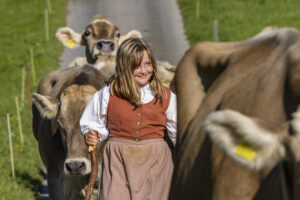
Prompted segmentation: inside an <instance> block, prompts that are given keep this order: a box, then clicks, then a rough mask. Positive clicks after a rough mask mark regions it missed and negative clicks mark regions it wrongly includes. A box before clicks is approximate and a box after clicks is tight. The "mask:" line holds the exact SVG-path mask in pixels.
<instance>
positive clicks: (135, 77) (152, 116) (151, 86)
mask: <svg viewBox="0 0 300 200" xmlns="http://www.w3.org/2000/svg"><path fill="white" fill-rule="evenodd" d="M80 127H81V131H82V133H83V134H84V137H85V141H86V143H87V145H91V146H92V145H96V144H98V143H99V142H102V141H104V140H106V139H107V138H108V141H107V144H106V146H105V148H104V153H103V162H102V173H101V179H100V186H99V199H101V200H120V199H122V200H131V199H132V200H145V199H149V200H157V199H160V200H165V199H167V198H168V193H169V187H170V182H171V177H172V172H173V163H172V157H171V152H170V149H169V147H168V145H167V143H166V142H165V140H164V139H163V137H164V132H165V131H166V132H167V134H168V136H169V138H170V139H171V141H172V142H173V144H174V145H175V143H176V96H175V95H174V94H173V93H172V92H171V91H170V89H169V88H166V87H164V86H163V85H162V84H161V83H160V82H159V80H158V78H157V69H156V62H155V60H154V56H153V54H152V52H151V50H150V48H149V46H148V45H147V43H146V42H145V41H144V40H143V39H139V38H131V39H128V40H125V41H124V42H123V43H122V45H121V46H120V48H119V50H118V53H117V62H116V71H115V74H114V75H113V76H112V78H111V79H110V81H109V85H107V86H106V87H104V88H102V89H101V90H99V91H98V92H97V93H96V94H95V95H94V96H93V98H92V99H91V101H90V102H89V104H88V105H87V107H86V109H85V111H84V113H83V115H82V117H81V120H80Z"/></svg>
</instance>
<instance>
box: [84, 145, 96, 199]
mask: <svg viewBox="0 0 300 200" xmlns="http://www.w3.org/2000/svg"><path fill="white" fill-rule="evenodd" d="M89 152H90V154H91V163H92V169H91V174H90V180H89V184H88V186H87V188H86V190H85V198H84V200H90V199H91V196H92V194H93V188H94V185H95V181H96V178H97V173H98V163H97V153H96V145H95V146H89Z"/></svg>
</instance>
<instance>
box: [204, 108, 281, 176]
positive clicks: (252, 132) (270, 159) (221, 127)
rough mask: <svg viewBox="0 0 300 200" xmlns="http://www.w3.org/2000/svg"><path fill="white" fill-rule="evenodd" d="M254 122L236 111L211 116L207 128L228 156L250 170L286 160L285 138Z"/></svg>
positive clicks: (260, 122) (214, 140)
mask: <svg viewBox="0 0 300 200" xmlns="http://www.w3.org/2000/svg"><path fill="white" fill-rule="evenodd" d="M266 127H267V126H265V125H264V123H263V122H262V121H257V120H254V119H252V118H250V117H248V116H245V115H243V114H241V113H239V112H236V111H233V110H222V111H216V112H213V113H211V114H210V115H208V117H207V118H206V120H205V121H204V128H205V130H206V131H207V132H208V134H209V136H210V138H211V139H212V141H213V142H214V143H215V144H217V145H218V146H219V147H220V148H221V149H223V150H224V151H225V152H226V153H227V155H229V156H230V157H231V158H233V159H234V160H235V161H237V162H238V163H240V164H243V165H245V166H247V167H249V168H250V169H254V170H260V169H263V168H265V167H267V166H273V165H274V164H276V163H277V162H278V161H280V160H282V159H283V158H284V157H285V153H286V152H285V147H284V145H283V144H282V141H281V138H280V136H279V135H278V134H275V133H273V132H271V131H270V130H268V128H266Z"/></svg>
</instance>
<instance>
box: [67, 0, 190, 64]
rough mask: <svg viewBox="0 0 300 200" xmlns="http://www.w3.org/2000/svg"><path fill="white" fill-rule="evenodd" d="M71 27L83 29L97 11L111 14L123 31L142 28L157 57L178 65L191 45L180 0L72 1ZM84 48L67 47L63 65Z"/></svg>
mask: <svg viewBox="0 0 300 200" xmlns="http://www.w3.org/2000/svg"><path fill="white" fill-rule="evenodd" d="M68 12H69V13H68V18H67V26H69V27H71V28H73V29H74V30H75V31H77V32H81V31H82V30H83V29H84V27H85V26H86V25H87V24H88V23H89V22H90V20H91V19H92V17H93V16H94V15H96V14H98V15H102V16H105V17H107V18H108V19H109V20H110V21H111V22H112V23H114V24H115V25H117V26H118V27H119V29H120V31H121V33H127V32H128V31H130V30H133V29H135V30H138V31H140V32H141V33H142V35H143V38H144V39H145V40H146V41H147V42H148V43H149V45H150V47H151V48H152V50H153V52H154V54H155V58H156V60H161V61H169V62H170V63H171V64H173V65H177V64H178V62H179V60H180V58H181V57H182V56H183V55H184V52H185V51H186V50H187V49H188V47H189V45H188V42H187V41H186V39H185V36H184V31H183V24H182V19H181V16H180V12H179V10H178V6H177V4H176V0H88V1H83V0H69V6H68ZM77 56H84V48H83V47H81V48H79V49H77V50H69V49H66V48H65V50H64V53H63V54H62V56H61V67H63V66H67V65H68V63H69V62H70V61H71V60H73V58H75V57H77Z"/></svg>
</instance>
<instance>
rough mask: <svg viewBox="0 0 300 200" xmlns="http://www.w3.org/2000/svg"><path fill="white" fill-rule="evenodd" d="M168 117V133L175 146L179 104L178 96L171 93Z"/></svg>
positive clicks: (167, 111)
mask: <svg viewBox="0 0 300 200" xmlns="http://www.w3.org/2000/svg"><path fill="white" fill-rule="evenodd" d="M166 115H167V133H168V136H169V138H170V139H171V141H172V142H173V144H174V146H175V144H176V137H177V103H176V95H175V94H174V93H173V92H171V97H170V103H169V107H168V109H167V110H166Z"/></svg>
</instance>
